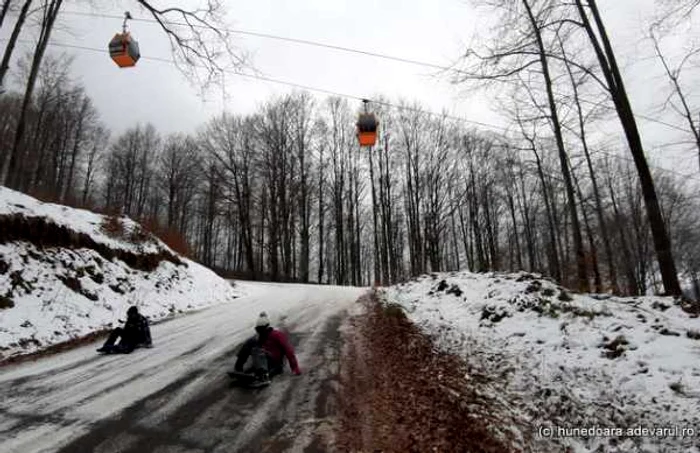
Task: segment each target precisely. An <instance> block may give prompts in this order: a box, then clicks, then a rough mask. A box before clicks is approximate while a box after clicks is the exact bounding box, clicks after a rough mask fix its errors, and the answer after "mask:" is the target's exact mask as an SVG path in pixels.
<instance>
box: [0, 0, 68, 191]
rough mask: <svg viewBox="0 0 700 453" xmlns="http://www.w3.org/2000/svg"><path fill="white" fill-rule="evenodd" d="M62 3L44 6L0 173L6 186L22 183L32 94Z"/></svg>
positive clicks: (58, 0)
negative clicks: (22, 156)
mask: <svg viewBox="0 0 700 453" xmlns="http://www.w3.org/2000/svg"><path fill="white" fill-rule="evenodd" d="M62 3H63V0H50V3H49V4H47V5H46V6H45V7H44V18H43V20H42V23H41V32H40V33H39V40H38V42H37V45H36V50H35V51H34V57H33V58H32V66H31V69H30V71H29V79H28V80H27V88H26V90H25V91H24V100H23V101H22V108H21V110H20V114H19V118H18V120H17V129H16V131H15V138H14V141H13V144H12V148H11V149H10V154H9V156H8V157H7V158H6V160H5V164H4V166H3V171H2V175H0V176H1V178H0V183H2V185H4V186H9V187H17V186H19V183H20V181H19V180H18V178H19V173H20V172H19V171H17V168H18V167H19V161H20V159H19V157H20V156H19V151H20V145H21V143H22V139H23V138H24V130H25V128H26V122H27V113H28V111H29V105H30V103H31V101H32V95H33V93H34V86H35V85H36V79H37V75H38V73H39V67H40V66H41V61H42V59H43V58H44V52H45V51H46V46H48V44H49V38H50V37H51V32H52V31H53V25H54V23H55V22H56V17H57V16H58V12H59V10H60V8H61V4H62ZM13 176H14V177H13ZM8 182H9V184H8Z"/></svg>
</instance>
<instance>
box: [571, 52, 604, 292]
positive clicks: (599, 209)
mask: <svg viewBox="0 0 700 453" xmlns="http://www.w3.org/2000/svg"><path fill="white" fill-rule="evenodd" d="M559 46H560V47H561V51H562V55H563V56H564V64H565V67H566V71H567V73H568V75H569V81H570V82H571V88H572V89H573V94H574V103H575V105H576V113H577V116H578V127H579V133H580V134H581V146H582V148H583V153H584V155H585V156H586V164H587V165H588V173H589V175H590V177H591V185H592V187H593V197H594V199H595V205H596V216H597V218H598V228H599V229H600V235H601V239H602V240H603V251H604V252H605V259H606V262H607V266H608V280H609V282H608V283H609V284H610V287H611V288H612V292H613V294H617V293H618V288H617V271H616V269H615V264H614V258H613V254H612V247H611V246H610V233H609V232H608V226H607V222H606V221H605V215H604V213H603V203H602V201H601V197H600V189H599V188H598V178H597V177H596V174H595V170H594V169H593V160H592V159H591V153H590V149H589V148H588V138H587V133H586V124H585V116H584V114H583V109H582V108H581V99H580V97H579V89H578V84H577V83H576V80H575V79H574V73H573V71H572V69H571V64H570V63H569V60H568V56H567V54H566V49H565V48H564V43H563V42H562V40H561V39H559Z"/></svg>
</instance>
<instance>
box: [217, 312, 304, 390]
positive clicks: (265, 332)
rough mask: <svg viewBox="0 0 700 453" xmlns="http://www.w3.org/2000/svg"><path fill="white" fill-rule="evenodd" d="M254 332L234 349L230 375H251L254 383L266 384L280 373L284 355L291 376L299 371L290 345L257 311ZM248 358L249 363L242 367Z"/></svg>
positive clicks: (263, 313)
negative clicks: (246, 366) (234, 362)
mask: <svg viewBox="0 0 700 453" xmlns="http://www.w3.org/2000/svg"><path fill="white" fill-rule="evenodd" d="M255 332H256V335H255V336H253V337H251V338H249V339H248V340H247V341H246V342H245V343H244V344H243V346H242V347H241V349H240V351H238V358H237V359H236V364H235V366H234V371H233V372H229V374H230V375H231V376H232V377H242V376H244V375H248V376H252V377H254V378H255V379H256V380H257V382H258V383H262V384H268V383H269V382H270V378H271V377H273V376H275V375H278V374H282V373H283V372H284V359H285V357H286V358H287V361H288V362H289V368H290V369H291V370H292V373H293V374H295V375H299V374H301V369H300V368H299V363H298V362H297V358H296V355H295V354H294V348H293V347H292V345H291V344H290V343H289V339H288V338H287V336H286V335H285V334H284V333H283V332H282V331H280V330H277V329H274V328H272V327H271V326H270V320H269V318H268V317H267V314H266V313H265V312H262V313H260V316H259V317H258V319H257V321H256V323H255ZM248 358H250V359H251V361H252V364H251V366H250V367H248V368H244V367H245V364H246V362H247V361H248Z"/></svg>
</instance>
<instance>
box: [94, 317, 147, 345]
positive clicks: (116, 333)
mask: <svg viewBox="0 0 700 453" xmlns="http://www.w3.org/2000/svg"><path fill="white" fill-rule="evenodd" d="M118 339H119V340H120V341H119V344H117V345H115V343H116V341H117V340H118ZM152 346H153V342H152V341H151V329H150V327H149V326H148V320H147V319H146V317H145V316H143V315H141V314H140V313H139V310H138V308H136V307H129V309H128V310H127V311H126V323H125V324H124V327H117V328H116V329H114V330H112V332H111V333H110V334H109V338H107V341H105V344H104V345H103V346H102V347H101V348H99V349H98V350H97V352H117V353H124V354H129V353H130V352H132V351H133V350H134V349H136V348H138V347H146V348H150V347H152Z"/></svg>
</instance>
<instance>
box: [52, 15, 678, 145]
mask: <svg viewBox="0 0 700 453" xmlns="http://www.w3.org/2000/svg"><path fill="white" fill-rule="evenodd" d="M61 13H62V14H69V15H75V16H84V17H100V18H105V19H117V20H122V19H123V16H119V15H112V14H102V13H87V12H79V11H62V12H61ZM132 20H133V21H135V22H143V23H149V24H158V21H156V20H154V19H132ZM168 23H170V24H172V25H177V26H183V27H194V28H206V27H205V26H204V25H199V24H187V23H184V22H176V21H170V22H168ZM222 30H224V31H227V32H230V33H234V34H240V35H246V36H254V37H258V38H264V39H272V40H276V41H285V42H291V43H294V44H302V45H305V46H312V47H319V48H325V49H329V50H334V51H340V52H346V53H354V54H358V55H364V56H370V57H375V58H381V59H385V60H391V61H396V62H400V63H406V64H411V65H415V66H423V67H427V68H431V69H437V70H440V71H445V72H452V73H455V74H468V73H467V72H466V71H462V70H460V69H456V68H454V67H450V66H445V65H441V64H437V63H430V62H426V61H421V60H415V59H412V58H405V57H399V56H395V55H390V54H386V53H379V52H373V51H369V50H364V49H357V48H352V47H347V46H339V45H335V44H329V43H325V42H321V41H316V40H310V39H299V38H290V37H286V36H280V35H275V34H272V33H262V32H255V31H249V30H241V29H235V28H223V29H222ZM499 82H504V83H514V84H517V83H518V82H516V81H511V80H499ZM538 91H541V92H542V91H543V90H538ZM554 94H556V95H557V96H569V95H564V94H562V93H556V92H555V93H554ZM580 101H581V102H583V103H585V104H592V105H598V106H599V107H602V108H604V109H606V110H611V111H614V110H616V109H615V107H611V106H607V105H599V103H598V102H595V101H588V100H586V99H580ZM634 116H635V117H636V118H640V119H643V120H645V121H649V122H652V123H656V124H660V125H662V126H666V127H668V128H671V129H675V130H678V131H681V132H687V131H686V130H685V129H682V128H680V127H678V126H676V125H674V124H671V123H667V122H665V121H661V120H658V119H656V118H653V117H650V116H646V115H642V114H639V113H637V114H635V115H634Z"/></svg>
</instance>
